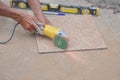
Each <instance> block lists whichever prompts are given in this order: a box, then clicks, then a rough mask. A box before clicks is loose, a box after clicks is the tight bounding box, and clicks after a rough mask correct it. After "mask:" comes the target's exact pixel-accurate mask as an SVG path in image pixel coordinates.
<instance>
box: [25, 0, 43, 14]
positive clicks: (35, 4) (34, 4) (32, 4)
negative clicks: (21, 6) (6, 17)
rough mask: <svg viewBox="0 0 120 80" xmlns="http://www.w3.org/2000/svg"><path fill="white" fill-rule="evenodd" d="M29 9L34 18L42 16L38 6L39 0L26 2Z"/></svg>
mask: <svg viewBox="0 0 120 80" xmlns="http://www.w3.org/2000/svg"><path fill="white" fill-rule="evenodd" d="M27 1H28V3H29V5H30V7H31V9H32V10H33V12H34V14H35V16H38V15H41V16H42V15H43V13H42V9H41V6H40V0H27Z"/></svg>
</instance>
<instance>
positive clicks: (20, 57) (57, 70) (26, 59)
mask: <svg viewBox="0 0 120 80" xmlns="http://www.w3.org/2000/svg"><path fill="white" fill-rule="evenodd" d="M6 19H7V18H3V17H0V28H1V29H0V41H1V40H5V39H7V37H8V36H9V34H10V30H12V29H11V27H10V25H12V24H6ZM93 20H94V21H95V22H96V23H97V24H98V26H97V28H98V30H99V31H100V32H101V34H102V35H103V37H104V40H105V42H106V45H107V46H108V49H105V50H91V51H78V52H71V53H70V52H69V53H50V54H38V51H37V45H36V40H35V37H34V35H32V34H30V33H29V32H26V31H24V30H23V29H22V27H18V28H17V31H16V34H15V36H14V38H13V40H12V41H11V42H10V43H8V44H6V45H0V80H120V69H119V68H120V64H119V63H120V27H119V25H120V22H119V21H120V14H114V15H113V14H112V10H101V15H100V16H99V17H94V16H93ZM9 21H10V22H8V23H11V22H13V21H12V20H9ZM4 23H5V24H4ZM2 24H4V26H1V25H2ZM13 24H15V22H13Z"/></svg>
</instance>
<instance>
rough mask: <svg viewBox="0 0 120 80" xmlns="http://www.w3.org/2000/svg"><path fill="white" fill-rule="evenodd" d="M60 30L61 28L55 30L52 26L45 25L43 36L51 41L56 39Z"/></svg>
mask: <svg viewBox="0 0 120 80" xmlns="http://www.w3.org/2000/svg"><path fill="white" fill-rule="evenodd" d="M60 30H61V29H60V28H55V27H53V26H51V25H45V27H44V29H43V34H44V35H45V36H47V37H49V38H51V39H54V37H55V36H56V35H57V34H58V32H59V31H60Z"/></svg>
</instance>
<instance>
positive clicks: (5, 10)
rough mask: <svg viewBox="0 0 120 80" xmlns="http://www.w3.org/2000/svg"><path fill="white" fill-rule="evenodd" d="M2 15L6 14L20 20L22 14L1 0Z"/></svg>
mask: <svg viewBox="0 0 120 80" xmlns="http://www.w3.org/2000/svg"><path fill="white" fill-rule="evenodd" d="M0 16H6V17H9V18H12V19H14V20H16V21H20V17H21V16H22V15H21V14H20V12H18V11H17V10H13V9H12V8H10V7H9V6H7V5H6V4H4V3H3V2H1V1H0Z"/></svg>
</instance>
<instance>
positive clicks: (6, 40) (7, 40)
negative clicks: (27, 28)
mask: <svg viewBox="0 0 120 80" xmlns="http://www.w3.org/2000/svg"><path fill="white" fill-rule="evenodd" d="M19 24H20V23H19V22H18V23H17V24H15V27H14V28H13V31H12V34H11V36H10V38H9V39H8V40H6V41H4V42H0V44H6V43H8V42H9V41H10V40H11V39H12V38H13V36H14V33H15V30H16V27H17V26H18V25H19Z"/></svg>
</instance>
